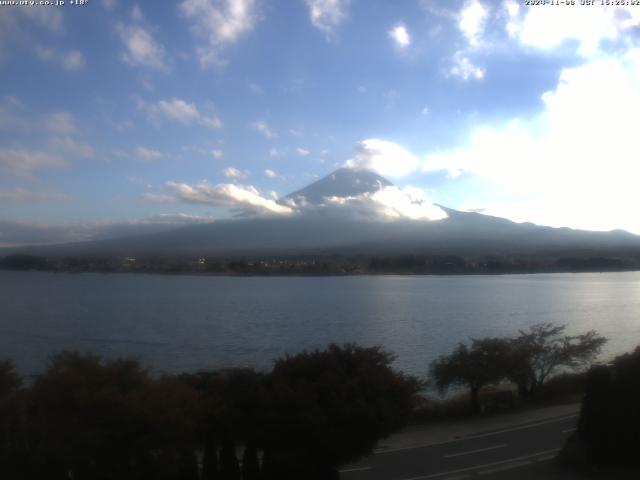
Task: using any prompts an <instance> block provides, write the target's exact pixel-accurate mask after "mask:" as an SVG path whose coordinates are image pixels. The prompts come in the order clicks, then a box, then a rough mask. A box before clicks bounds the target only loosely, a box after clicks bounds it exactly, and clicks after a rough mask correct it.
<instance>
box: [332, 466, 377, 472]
mask: <svg viewBox="0 0 640 480" xmlns="http://www.w3.org/2000/svg"><path fill="white" fill-rule="evenodd" d="M365 470H371V467H354V468H345V469H344V470H338V472H340V473H349V472H363V471H365Z"/></svg>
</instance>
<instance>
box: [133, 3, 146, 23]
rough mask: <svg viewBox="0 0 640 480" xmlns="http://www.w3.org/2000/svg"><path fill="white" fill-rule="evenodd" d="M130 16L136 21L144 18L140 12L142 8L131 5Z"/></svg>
mask: <svg viewBox="0 0 640 480" xmlns="http://www.w3.org/2000/svg"><path fill="white" fill-rule="evenodd" d="M131 18H132V19H133V20H134V21H136V22H140V21H142V20H143V19H144V15H143V13H142V10H141V9H140V5H134V6H133V8H132V9H131Z"/></svg>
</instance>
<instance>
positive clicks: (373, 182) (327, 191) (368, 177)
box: [280, 168, 393, 205]
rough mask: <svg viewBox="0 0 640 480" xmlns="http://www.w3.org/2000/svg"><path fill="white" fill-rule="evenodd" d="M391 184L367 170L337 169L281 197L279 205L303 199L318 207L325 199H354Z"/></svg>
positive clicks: (391, 184)
mask: <svg viewBox="0 0 640 480" xmlns="http://www.w3.org/2000/svg"><path fill="white" fill-rule="evenodd" d="M391 186H393V183H391V182H390V181H389V180H387V179H386V178H384V177H381V176H380V175H378V174H377V173H374V172H371V171H368V170H351V169H349V168H339V169H338V170H336V171H335V172H333V173H330V174H329V175H327V176H326V177H324V178H321V179H320V180H318V181H316V182H313V183H312V184H311V185H309V186H307V187H305V188H302V189H300V190H297V191H295V192H293V193H290V194H289V195H287V196H286V197H283V198H282V199H281V201H280V203H287V200H294V201H296V203H299V201H300V200H301V199H302V198H304V199H305V200H306V202H308V203H311V204H313V205H319V204H321V203H322V202H323V199H324V198H326V197H355V196H357V195H361V194H363V193H373V192H376V191H378V190H380V189H382V188H384V187H391Z"/></svg>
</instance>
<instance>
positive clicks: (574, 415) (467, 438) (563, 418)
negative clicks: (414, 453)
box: [373, 413, 578, 455]
mask: <svg viewBox="0 0 640 480" xmlns="http://www.w3.org/2000/svg"><path fill="white" fill-rule="evenodd" d="M577 416H578V414H577V413H576V414H572V415H565V416H563V417H556V418H552V419H549V420H543V421H541V422H536V423H528V424H526V425H520V426H517V427H510V428H505V429H503V430H496V431H495V432H487V433H478V434H475V435H469V436H465V437H462V438H456V439H455V440H447V441H445V442H433V443H421V444H419V445H412V446H410V447H399V448H388V449H384V450H382V449H378V450H374V451H373V453H374V454H376V455H380V454H383V453H393V452H401V451H403V450H415V449H417V448H426V447H433V446H434V445H445V444H447V443H455V442H464V441H465V440H473V439H474V438H483V437H490V436H491V435H499V434H501V433H507V432H515V431H516V430H524V429H526V428H534V427H537V426H539V425H546V424H547V423H555V422H562V421H563V420H569V419H570V418H575V417H577Z"/></svg>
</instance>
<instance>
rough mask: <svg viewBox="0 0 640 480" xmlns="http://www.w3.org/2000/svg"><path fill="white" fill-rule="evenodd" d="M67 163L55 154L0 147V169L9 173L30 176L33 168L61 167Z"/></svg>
mask: <svg viewBox="0 0 640 480" xmlns="http://www.w3.org/2000/svg"><path fill="white" fill-rule="evenodd" d="M68 165H69V163H68V162H67V161H66V160H65V159H64V158H63V157H61V156H60V155H57V154H53V153H49V152H40V151H34V150H14V149H10V148H0V171H1V172H5V173H7V174H10V175H15V176H22V177H30V176H31V174H32V172H33V171H34V170H40V169H42V168H63V167H67V166H68Z"/></svg>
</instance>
